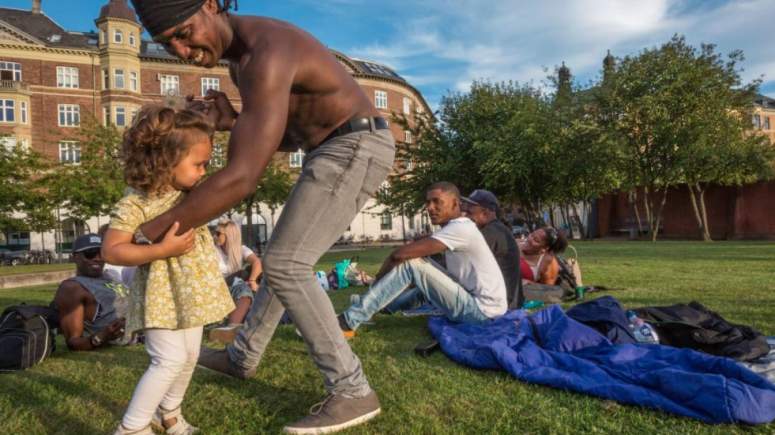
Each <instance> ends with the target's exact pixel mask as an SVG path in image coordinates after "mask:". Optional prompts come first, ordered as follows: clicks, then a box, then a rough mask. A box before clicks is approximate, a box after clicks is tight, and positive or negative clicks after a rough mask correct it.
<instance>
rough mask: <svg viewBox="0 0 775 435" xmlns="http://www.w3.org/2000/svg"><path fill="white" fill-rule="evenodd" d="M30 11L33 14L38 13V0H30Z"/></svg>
mask: <svg viewBox="0 0 775 435" xmlns="http://www.w3.org/2000/svg"><path fill="white" fill-rule="evenodd" d="M32 13H33V14H39V13H40V0H32Z"/></svg>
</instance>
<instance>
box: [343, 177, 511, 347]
mask: <svg viewBox="0 0 775 435" xmlns="http://www.w3.org/2000/svg"><path fill="white" fill-rule="evenodd" d="M425 207H426V209H427V210H428V215H429V216H430V219H431V222H432V223H433V224H434V225H441V227H442V228H441V229H440V230H439V231H436V232H435V233H433V234H432V235H431V236H430V237H428V238H425V239H422V240H418V241H416V242H412V243H409V244H406V245H404V246H401V247H400V248H398V249H396V250H395V251H393V252H392V253H391V254H390V256H388V258H387V259H386V260H385V262H384V263H383V265H382V268H381V269H380V271H379V273H378V274H377V276H376V282H375V283H374V284H372V285H371V287H370V288H369V291H368V292H366V294H364V295H361V297H360V300H359V301H358V302H356V303H355V304H353V305H352V306H351V307H350V308H348V309H347V310H346V311H345V312H343V313H342V314H340V315H339V326H340V327H341V328H342V330H343V331H344V333H345V336H346V337H348V338H350V337H353V336H354V335H355V330H356V329H358V326H360V324H361V323H363V322H365V321H367V320H369V319H370V318H371V317H372V316H373V315H374V314H375V313H377V312H379V310H381V309H382V308H384V307H385V306H387V305H388V304H389V303H390V302H391V301H392V300H394V299H395V298H397V297H398V296H399V295H400V294H401V293H403V292H404V291H405V290H407V289H409V288H412V287H414V288H416V289H417V290H418V291H419V292H420V293H422V295H423V296H424V297H425V298H426V300H428V301H430V302H431V303H432V304H433V305H435V306H436V307H437V308H439V309H441V310H442V311H443V312H444V315H445V316H446V317H447V318H448V319H450V320H452V321H455V322H467V323H481V322H484V321H486V320H489V319H492V318H494V317H497V316H500V315H502V314H503V313H505V312H506V307H507V302H506V285H505V283H504V281H503V274H502V273H501V271H500V269H499V268H498V263H497V262H496V261H495V257H494V256H493V254H492V251H490V248H489V247H488V246H487V242H485V240H484V237H483V236H482V233H481V232H480V231H479V229H478V228H477V227H476V224H474V223H473V222H472V221H471V220H470V219H468V218H467V217H463V216H462V212H461V210H460V192H459V191H458V189H457V187H456V186H455V185H454V184H452V183H448V182H439V183H435V184H433V185H431V186H430V187H429V188H428V190H427V191H426V194H425ZM442 252H443V253H444V255H445V259H446V268H442V267H441V266H439V265H438V264H437V263H435V262H433V261H431V260H429V259H427V258H425V257H429V256H431V255H434V254H438V253H442Z"/></svg>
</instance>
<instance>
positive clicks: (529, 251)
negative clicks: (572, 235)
mask: <svg viewBox="0 0 775 435" xmlns="http://www.w3.org/2000/svg"><path fill="white" fill-rule="evenodd" d="M517 246H519V252H520V254H521V255H520V256H519V270H520V273H521V276H522V282H536V283H539V284H547V285H554V284H555V283H556V282H557V276H558V275H559V273H560V264H559V263H558V262H557V258H556V255H557V254H561V253H563V252H564V251H565V248H567V247H568V239H567V238H566V237H565V234H563V233H561V232H559V231H557V230H556V229H554V228H552V227H544V228H539V229H537V230H535V231H533V232H532V233H530V234H529V235H528V236H527V238H526V239H524V240H517Z"/></svg>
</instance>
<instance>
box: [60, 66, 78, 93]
mask: <svg viewBox="0 0 775 435" xmlns="http://www.w3.org/2000/svg"><path fill="white" fill-rule="evenodd" d="M57 87H58V88H77V87H78V68H73V67H69V66H58V67H57Z"/></svg>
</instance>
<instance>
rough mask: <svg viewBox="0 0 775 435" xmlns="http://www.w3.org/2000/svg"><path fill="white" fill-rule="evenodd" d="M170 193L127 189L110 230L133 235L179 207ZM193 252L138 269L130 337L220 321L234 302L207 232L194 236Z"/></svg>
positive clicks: (203, 229) (129, 318)
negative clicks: (157, 330)
mask: <svg viewBox="0 0 775 435" xmlns="http://www.w3.org/2000/svg"><path fill="white" fill-rule="evenodd" d="M183 196H184V194H183V192H180V191H171V192H167V193H164V194H161V195H158V196H148V195H146V194H144V193H141V192H139V191H137V190H134V189H127V191H126V192H125V196H124V197H123V198H121V200H120V201H119V202H118V203H117V204H116V206H115V209H114V210H113V212H112V213H111V219H110V228H111V229H115V230H119V231H125V232H128V233H133V234H134V232H135V230H136V229H137V228H138V227H139V226H140V225H141V224H143V223H145V222H148V221H150V220H151V219H153V218H155V217H156V216H159V215H160V214H162V213H164V212H165V211H167V210H169V209H170V208H172V207H173V206H174V205H175V204H177V203H178V202H180V200H181V199H182V198H183ZM195 232H196V234H195V241H194V249H192V250H191V251H190V252H188V253H187V254H183V255H181V256H180V257H172V258H167V259H164V260H157V261H154V262H151V263H150V264H145V265H142V266H140V267H138V268H137V272H136V273H135V276H134V280H133V281H132V285H131V286H130V293H129V294H130V297H129V307H128V311H127V318H126V333H127V334H132V333H133V332H135V331H138V330H142V329H149V328H160V329H186V328H193V327H195V326H203V325H206V324H208V323H213V322H217V321H220V320H222V319H223V318H224V317H226V315H228V314H229V313H230V312H231V311H232V310H234V302H233V301H232V299H231V295H230V294H229V289H228V288H227V286H226V282H225V281H224V279H223V276H222V275H221V273H220V271H219V270H218V260H217V258H216V252H215V245H214V244H213V239H212V236H211V235H210V231H208V229H207V227H206V226H201V227H199V228H197V229H196V230H195Z"/></svg>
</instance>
